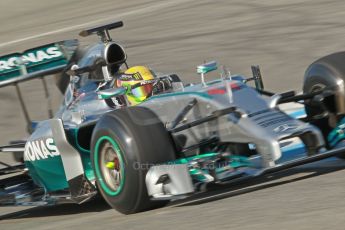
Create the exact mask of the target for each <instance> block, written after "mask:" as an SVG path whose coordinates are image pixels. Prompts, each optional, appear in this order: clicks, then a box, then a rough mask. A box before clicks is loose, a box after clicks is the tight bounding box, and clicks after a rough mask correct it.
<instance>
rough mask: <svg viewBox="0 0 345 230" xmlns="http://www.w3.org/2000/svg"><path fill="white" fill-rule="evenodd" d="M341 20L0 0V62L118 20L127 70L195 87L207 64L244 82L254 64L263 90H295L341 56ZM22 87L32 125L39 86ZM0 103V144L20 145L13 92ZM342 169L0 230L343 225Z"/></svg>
mask: <svg viewBox="0 0 345 230" xmlns="http://www.w3.org/2000/svg"><path fill="white" fill-rule="evenodd" d="M344 18H345V3H344V2H343V1H340V0H334V1H320V0H306V1H302V0H301V1H297V0H274V1H273V0H270V1H268V0H262V1H251V0H246V1H241V0H238V1H232V0H223V1H214V0H213V1H205V0H174V1H170V0H166V1H158V0H151V1H150V0H145V1H118V0H113V1H106V0H98V1H91V0H83V1H81V0H79V1H78V0H76V1H74V0H59V1H46V0H27V1H24V0H21V1H12V0H1V2H0V22H1V26H0V54H1V55H3V54H7V53H10V52H14V51H21V50H25V49H27V48H31V47H33V46H36V45H41V44H43V43H48V42H53V41H56V40H61V39H67V38H75V37H76V36H77V33H78V32H79V31H80V30H81V29H83V28H85V27H89V26H93V25H97V24H102V23H104V22H110V21H114V20H119V19H121V20H124V22H125V27H124V28H122V29H118V30H116V31H113V32H112V33H111V34H112V35H113V37H114V38H115V40H117V41H119V42H121V43H122V44H123V45H124V46H125V49H126V51H127V53H128V62H129V64H130V65H134V64H141V65H148V66H150V67H151V68H153V69H155V70H157V71H160V72H176V73H178V74H179V75H180V76H181V77H182V78H183V79H184V80H185V81H187V82H188V81H191V82H197V81H199V79H198V76H197V75H196V73H195V67H196V65H198V64H200V63H202V62H203V61H205V60H206V61H209V60H217V61H218V62H219V63H220V64H223V65H226V66H227V67H229V68H230V70H231V72H232V73H242V74H245V75H250V65H252V64H259V65H260V66H261V69H262V73H263V77H264V81H265V86H266V88H267V89H272V90H277V91H287V90H291V89H294V90H297V91H300V90H301V85H302V81H303V74H304V71H305V69H306V67H307V66H308V65H309V64H310V63H311V62H312V61H314V60H316V59H317V58H319V57H321V56H323V55H326V54H330V53H332V52H337V51H340V50H344V48H345V47H344V46H345V40H344V37H345V36H344V35H345V20H344ZM95 40H96V38H87V39H82V42H83V43H88V42H91V41H95ZM214 77H215V76H214ZM22 89H23V91H24V92H25V101H26V103H27V104H28V105H29V107H30V113H31V114H32V117H33V119H38V120H39V119H44V118H46V116H47V115H46V114H47V113H46V106H45V104H44V103H42V98H43V92H42V87H41V83H40V82H39V81H32V82H30V83H25V84H23V85H22ZM50 89H51V91H52V92H53V94H54V100H53V102H54V105H55V108H57V105H58V104H59V102H60V100H61V96H60V95H59V93H58V92H57V91H56V90H54V86H53V84H51V85H50ZM0 98H1V100H0V118H1V119H0V144H6V143H7V142H8V141H9V140H11V139H21V138H25V136H26V133H25V123H24V121H23V116H22V114H21V113H20V107H19V103H18V101H17V99H16V96H15V93H14V88H12V87H9V88H6V89H1V90H0ZM1 159H5V160H7V161H11V159H10V157H8V156H4V157H2V158H1ZM344 163H345V162H343V161H341V160H338V159H330V160H327V161H323V162H320V163H316V164H311V165H308V166H304V167H299V168H296V169H291V170H287V171H285V172H282V173H279V174H275V175H274V176H271V177H265V178H262V179H260V180H258V181H256V180H255V181H252V182H248V183H245V184H241V185H236V186H235V187H225V188H216V189H215V188H213V189H211V191H210V192H208V193H206V194H203V195H197V196H196V197H194V198H193V199H190V200H186V201H183V202H179V203H172V204H171V205H170V206H168V207H166V208H162V209H157V210H153V211H149V212H144V213H139V214H135V215H130V216H124V215H121V214H119V213H117V212H115V211H114V210H112V209H110V208H109V207H108V206H107V205H106V204H105V203H103V202H102V201H93V202H92V203H86V204H83V205H80V206H78V205H60V206H55V207H39V208H29V209H23V208H0V229H1V230H4V229H35V230H38V229H72V228H73V229H100V228H103V229H109V228H111V229H224V228H227V229H265V230H269V229H344V228H345V227H344V226H345V214H344V213H345V177H344V173H345V170H344V169H345V164H344Z"/></svg>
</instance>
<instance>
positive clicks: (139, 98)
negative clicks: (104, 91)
mask: <svg viewBox="0 0 345 230" xmlns="http://www.w3.org/2000/svg"><path fill="white" fill-rule="evenodd" d="M154 82H155V77H154V73H153V72H152V71H151V70H150V69H149V68H147V67H145V66H134V67H131V68H129V69H127V70H126V71H125V72H124V73H123V74H121V76H119V77H118V79H117V80H116V86H117V87H124V88H126V89H127V92H126V96H127V99H128V101H129V102H130V104H131V105H137V104H139V103H141V102H143V101H145V100H146V99H147V98H148V97H150V96H151V95H152V90H153V84H154Z"/></svg>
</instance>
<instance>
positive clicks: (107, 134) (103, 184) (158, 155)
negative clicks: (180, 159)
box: [91, 107, 175, 214]
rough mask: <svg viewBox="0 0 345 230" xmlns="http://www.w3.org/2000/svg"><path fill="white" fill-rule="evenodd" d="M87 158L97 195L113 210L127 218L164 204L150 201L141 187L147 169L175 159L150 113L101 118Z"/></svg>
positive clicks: (128, 111)
mask: <svg viewBox="0 0 345 230" xmlns="http://www.w3.org/2000/svg"><path fill="white" fill-rule="evenodd" d="M91 158H92V165H93V168H94V171H95V175H96V181H97V186H98V188H99V191H100V193H101V194H102V196H103V197H104V199H105V200H106V201H107V202H108V203H109V205H110V206H112V207H113V208H114V209H116V210H118V211H119V212H121V213H124V214H131V213H136V212H140V211H144V210H148V209H152V208H156V207H161V206H163V205H165V204H166V202H162V201H151V200H150V198H149V196H148V194H147V189H146V183H145V176H146V173H147V171H148V169H149V167H150V166H152V165H155V164H162V163H166V162H168V161H172V160H174V159H175V151H174V147H173V144H172V140H171V137H170V135H169V134H168V132H167V131H166V129H165V127H164V125H163V124H162V122H161V121H160V119H159V118H158V117H157V115H156V114H155V113H153V112H152V111H151V110H149V109H147V108H143V107H129V108H125V109H119V110H115V111H112V112H110V113H107V114H105V115H104V116H103V117H102V118H101V119H100V120H99V121H98V123H97V124H96V126H95V129H94V131H93V135H92V141H91Z"/></svg>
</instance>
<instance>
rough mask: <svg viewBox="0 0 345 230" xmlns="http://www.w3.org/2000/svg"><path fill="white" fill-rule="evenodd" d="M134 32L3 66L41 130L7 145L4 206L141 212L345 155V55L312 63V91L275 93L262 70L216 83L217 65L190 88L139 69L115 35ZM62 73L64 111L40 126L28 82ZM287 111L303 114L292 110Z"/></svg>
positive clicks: (226, 75) (49, 48)
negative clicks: (25, 88) (97, 200)
mask: <svg viewBox="0 0 345 230" xmlns="http://www.w3.org/2000/svg"><path fill="white" fill-rule="evenodd" d="M122 25H123V23H122V22H116V23H112V24H107V25H103V26H100V27H96V28H92V29H88V30H84V31H82V32H81V33H80V35H81V36H89V35H92V34H97V35H98V36H99V37H100V39H101V42H100V43H97V44H93V45H92V46H89V47H87V48H84V49H82V48H81V47H79V46H78V41H77V40H68V41H63V42H58V43H53V44H49V45H45V46H41V47H38V48H34V49H31V50H28V51H25V52H24V53H15V54H10V55H6V56H3V57H1V58H0V87H5V86H10V85H13V86H15V87H16V89H17V92H18V96H19V101H20V102H21V105H22V107H23V111H24V115H25V118H26V120H27V122H28V130H29V132H30V133H31V134H30V137H29V138H28V139H27V140H25V141H24V142H19V143H18V142H17V143H12V144H10V145H7V146H2V147H0V151H1V152H9V153H13V154H14V156H16V159H17V161H18V162H19V163H18V164H16V165H11V166H8V167H5V168H2V169H0V176H1V178H2V179H1V180H0V184H1V187H0V204H1V205H53V204H58V203H68V202H73V203H82V202H85V201H88V200H90V199H92V198H93V197H95V195H96V194H100V195H101V196H102V197H103V198H104V199H105V200H106V201H107V202H108V203H109V204H110V205H111V206H112V207H113V208H115V209H116V210H118V211H119V212H121V213H124V214H130V213H136V212H140V211H144V210H148V209H152V208H156V207H161V206H163V205H165V204H167V202H169V200H176V199H181V198H185V197H187V196H190V195H192V194H194V193H196V192H199V191H203V190H204V189H205V188H206V185H208V184H228V183H235V182H238V181H241V180H245V179H248V178H252V177H256V176H260V175H264V174H268V173H274V172H277V171H280V170H285V169H288V168H291V167H295V166H299V165H302V164H307V163H310V162H314V161H318V160H322V159H325V158H329V157H333V156H338V157H343V154H344V153H345V147H343V146H344V143H345V142H344V140H345V119H343V117H344V114H345V88H344V87H345V86H344V85H345V82H344V81H345V68H344V65H343V63H342V61H343V60H345V52H340V53H335V54H331V55H329V56H326V57H323V58H321V59H319V60H317V61H316V62H314V63H313V64H311V65H310V66H309V68H308V69H307V71H306V73H305V77H304V85H303V94H295V93H294V92H292V91H291V92H285V93H272V92H269V91H266V90H265V89H264V84H263V81H262V77H261V73H260V69H259V67H258V66H252V72H253V76H252V77H250V78H246V77H244V76H241V75H231V74H230V72H229V71H228V70H227V69H226V67H222V68H220V69H221V70H220V77H219V79H216V80H212V81H206V80H205V76H206V74H207V73H208V72H211V71H215V70H217V68H218V66H217V63H216V62H214V61H212V62H208V63H204V64H202V65H200V66H198V67H197V73H198V74H200V77H201V83H198V84H184V83H183V82H182V81H181V80H180V78H179V76H177V75H176V74H152V72H151V75H150V77H149V78H147V77H145V76H146V74H147V72H150V70H148V69H144V70H145V71H146V72H145V71H144V72H145V73H143V72H141V70H143V67H128V66H127V63H126V58H127V56H126V53H125V51H124V49H123V47H122V46H120V45H119V44H117V43H116V42H113V41H112V39H111V37H110V36H109V30H111V29H114V28H118V27H121V26H122ZM52 74H55V77H56V82H57V85H58V88H59V89H60V90H61V92H62V93H64V95H65V97H64V100H63V103H62V105H61V107H60V109H59V110H58V111H57V113H56V114H55V115H54V116H53V115H52V112H50V113H51V115H52V116H51V118H50V119H48V120H44V121H41V122H38V123H37V122H31V120H30V118H29V115H28V112H27V109H26V105H25V103H24V101H23V98H22V94H21V91H20V88H19V86H18V84H19V83H21V82H23V81H27V80H31V79H35V78H41V79H42V81H43V83H44V84H46V83H45V80H44V79H45V78H44V77H45V76H47V75H52ZM249 82H254V83H255V86H253V87H252V86H250V85H249ZM45 89H46V87H45ZM46 94H48V95H49V92H48V91H47V90H46ZM138 98H139V99H140V100H139V99H138ZM286 103H294V104H297V105H300V106H299V107H300V108H301V109H298V110H296V111H294V112H293V113H288V112H284V110H283V109H282V107H281V106H282V104H286ZM4 154H5V153H4ZM20 162H21V163H20Z"/></svg>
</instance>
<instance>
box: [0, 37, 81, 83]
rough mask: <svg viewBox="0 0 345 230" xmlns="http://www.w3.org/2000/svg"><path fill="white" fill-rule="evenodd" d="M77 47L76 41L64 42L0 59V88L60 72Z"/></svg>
mask: <svg viewBox="0 0 345 230" xmlns="http://www.w3.org/2000/svg"><path fill="white" fill-rule="evenodd" d="M77 47H78V40H66V41H61V42H56V43H50V44H47V45H44V46H39V47H36V48H32V49H29V50H26V51H24V52H23V53H12V54H8V55H5V56H2V57H0V88H1V87H5V86H8V85H13V84H15V83H19V82H23V81H27V80H31V79H34V78H39V77H44V76H47V75H50V74H54V73H58V72H61V71H62V70H63V69H64V68H65V67H66V65H67V63H68V62H69V60H70V59H71V57H72V56H73V54H74V52H75V50H76V49H77Z"/></svg>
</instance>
